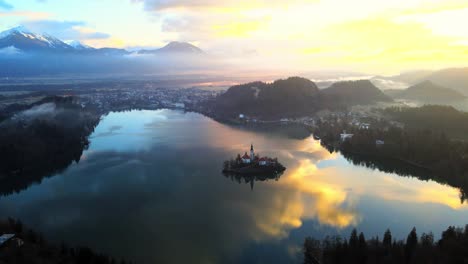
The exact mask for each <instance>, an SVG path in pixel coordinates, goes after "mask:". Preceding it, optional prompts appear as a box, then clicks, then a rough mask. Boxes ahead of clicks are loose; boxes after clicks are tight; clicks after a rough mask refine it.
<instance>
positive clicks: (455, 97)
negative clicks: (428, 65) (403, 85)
mask: <svg viewBox="0 0 468 264" xmlns="http://www.w3.org/2000/svg"><path fill="white" fill-rule="evenodd" d="M392 96H393V97H394V98H398V99H407V100H416V101H420V102H424V103H444V102H454V101H459V100H463V99H465V98H466V97H465V96H464V95H463V94H462V93H460V92H458V91H455V90H453V89H450V88H446V87H443V86H440V85H437V84H435V83H433V82H431V81H424V82H421V83H418V84H416V85H413V86H411V87H409V88H408V89H405V90H401V91H398V92H396V91H393V92H392Z"/></svg>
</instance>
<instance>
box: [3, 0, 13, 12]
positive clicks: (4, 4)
mask: <svg viewBox="0 0 468 264" xmlns="http://www.w3.org/2000/svg"><path fill="white" fill-rule="evenodd" d="M0 9H7V10H9V9H13V6H12V5H10V4H9V3H7V2H5V1H4V0H0Z"/></svg>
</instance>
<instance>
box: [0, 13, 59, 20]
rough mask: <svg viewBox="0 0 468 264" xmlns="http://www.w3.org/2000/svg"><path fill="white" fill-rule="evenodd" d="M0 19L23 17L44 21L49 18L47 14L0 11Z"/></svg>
mask: <svg viewBox="0 0 468 264" xmlns="http://www.w3.org/2000/svg"><path fill="white" fill-rule="evenodd" d="M0 17H23V18H26V19H36V20H37V19H45V18H47V17H50V14H49V13H44V12H32V11H8V12H2V11H0Z"/></svg>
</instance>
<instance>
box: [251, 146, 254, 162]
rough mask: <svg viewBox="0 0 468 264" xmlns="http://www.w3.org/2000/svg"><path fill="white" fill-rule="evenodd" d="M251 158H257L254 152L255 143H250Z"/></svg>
mask: <svg viewBox="0 0 468 264" xmlns="http://www.w3.org/2000/svg"><path fill="white" fill-rule="evenodd" d="M250 160H251V161H254V160H255V152H254V148H253V144H250Z"/></svg>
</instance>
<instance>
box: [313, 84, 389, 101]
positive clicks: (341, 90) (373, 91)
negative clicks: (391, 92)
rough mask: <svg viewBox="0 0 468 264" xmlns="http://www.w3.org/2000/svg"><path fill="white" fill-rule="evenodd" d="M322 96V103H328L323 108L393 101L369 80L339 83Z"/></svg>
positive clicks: (323, 92)
mask: <svg viewBox="0 0 468 264" xmlns="http://www.w3.org/2000/svg"><path fill="white" fill-rule="evenodd" d="M320 95H321V97H322V101H325V102H327V103H326V104H325V105H323V107H326V106H328V105H330V106H335V107H336V106H343V107H346V106H350V105H357V104H373V103H375V102H390V101H392V99H391V98H390V97H388V96H387V95H385V94H384V93H383V92H382V91H380V90H379V89H378V88H377V87H375V85H374V84H372V83H371V82H370V81H369V80H358V81H343V82H337V83H334V84H332V85H331V86H330V87H328V88H326V89H323V90H322V91H320ZM324 99H325V100H324Z"/></svg>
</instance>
